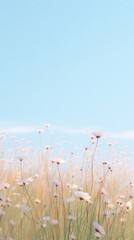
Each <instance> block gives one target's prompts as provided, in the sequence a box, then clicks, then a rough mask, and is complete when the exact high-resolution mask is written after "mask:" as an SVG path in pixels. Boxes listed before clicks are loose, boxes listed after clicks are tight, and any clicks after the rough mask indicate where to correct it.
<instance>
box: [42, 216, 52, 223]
mask: <svg viewBox="0 0 134 240" xmlns="http://www.w3.org/2000/svg"><path fill="white" fill-rule="evenodd" d="M43 221H45V222H50V221H51V217H50V216H44V217H43Z"/></svg>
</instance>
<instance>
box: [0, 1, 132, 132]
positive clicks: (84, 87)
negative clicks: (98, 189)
mask: <svg viewBox="0 0 134 240" xmlns="http://www.w3.org/2000/svg"><path fill="white" fill-rule="evenodd" d="M46 121H47V122H49V123H50V124H51V125H55V126H71V127H72V128H73V127H76V126H77V127H89V128H90V127H92V126H96V127H99V128H100V129H102V130H103V131H113V132H124V131H133V130H134V1H129V0H128V1H126V0H111V1H110V0H109V1H107V0H36V1H35V0H31V1H30V0H19V1H18V0H5V1H0V128H1V129H2V127H3V126H4V125H8V124H9V125H14V126H15V125H17V126H41V124H43V123H44V122H46Z"/></svg>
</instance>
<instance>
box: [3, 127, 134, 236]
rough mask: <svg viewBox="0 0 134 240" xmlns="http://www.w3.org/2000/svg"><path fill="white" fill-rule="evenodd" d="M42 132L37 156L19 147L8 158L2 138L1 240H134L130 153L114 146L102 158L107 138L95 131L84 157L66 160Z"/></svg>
mask: <svg viewBox="0 0 134 240" xmlns="http://www.w3.org/2000/svg"><path fill="white" fill-rule="evenodd" d="M37 134H38V137H39V143H40V149H39V151H38V152H37V153H36V154H31V149H29V147H21V146H20V149H19V151H17V149H16V147H15V144H13V147H12V149H9V150H8V149H7V150H6V151H7V152H6V154H5V149H4V141H5V138H4V135H1V139H0V141H1V152H0V154H1V157H0V240H75V239H77V240H89V239H91V240H95V239H105V240H106V239H108V240H123V239H124V240H131V239H134V210H133V198H134V191H133V187H134V185H133V174H132V172H131V168H130V167H129V164H128V159H127V153H126V152H118V151H117V150H116V148H115V146H114V145H113V144H112V143H110V142H109V143H108V144H107V145H106V146H105V148H107V151H108V157H107V158H106V159H102V155H101V154H100V152H101V151H102V150H101V147H102V145H101V141H102V138H103V136H102V134H101V133H93V134H92V135H91V137H90V138H89V145H88V146H85V147H83V149H82V150H81V151H82V154H83V157H80V158H79V160H78V158H76V156H75V152H73V151H72V152H70V153H68V154H69V158H68V159H65V158H64V157H63V158H62V157H61V155H60V156H59V155H57V156H55V155H54V154H53V150H54V149H53V147H52V146H49V145H45V144H44V143H43V141H42V134H43V133H42V131H39V132H38V133H37ZM14 141H15V138H13V139H12V142H13V143H14ZM59 148H60V146H59ZM11 152H12V157H11V156H10V154H11ZM59 152H60V149H59ZM7 153H8V154H7ZM8 155H9V157H8ZM5 156H6V157H5Z"/></svg>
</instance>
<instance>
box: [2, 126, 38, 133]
mask: <svg viewBox="0 0 134 240" xmlns="http://www.w3.org/2000/svg"><path fill="white" fill-rule="evenodd" d="M0 130H1V132H4V133H9V134H17V133H32V132H34V131H35V128H33V127H3V128H1V129H0Z"/></svg>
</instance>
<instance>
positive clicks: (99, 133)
mask: <svg viewBox="0 0 134 240" xmlns="http://www.w3.org/2000/svg"><path fill="white" fill-rule="evenodd" d="M93 135H94V137H96V138H97V139H98V138H101V137H102V136H103V134H102V133H101V132H94V133H93Z"/></svg>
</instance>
